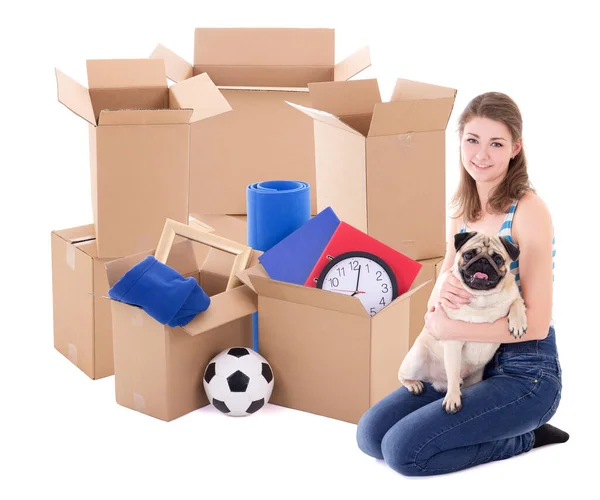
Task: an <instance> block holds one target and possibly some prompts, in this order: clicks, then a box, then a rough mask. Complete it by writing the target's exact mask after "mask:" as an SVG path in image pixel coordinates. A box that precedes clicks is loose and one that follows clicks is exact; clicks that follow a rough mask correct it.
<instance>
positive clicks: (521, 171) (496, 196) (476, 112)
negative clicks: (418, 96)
mask: <svg viewBox="0 0 600 500" xmlns="http://www.w3.org/2000/svg"><path fill="white" fill-rule="evenodd" d="M475 117H480V118H488V119H490V120H495V121H498V122H501V123H503V124H504V125H506V127H507V128H508V130H509V131H510V134H511V137H512V141H513V142H517V141H519V140H520V139H522V135H523V118H522V117H521V112H520V110H519V108H518V106H517V104H516V103H515V102H514V101H513V100H512V99H511V98H510V97H509V96H507V95H506V94H502V93H500V92H487V93H485V94H481V95H479V96H477V97H475V98H474V99H472V100H471V102H469V104H467V106H466V108H465V109H464V111H463V112H462V114H461V115H460V118H459V120H458V135H459V137H460V138H461V140H462V136H463V132H464V130H465V125H466V124H467V123H469V121H471V120H472V119H473V118H475ZM460 170H461V174H460V183H459V185H458V188H457V190H456V192H455V194H454V196H453V197H452V199H451V205H452V206H453V207H455V212H454V215H453V218H459V217H464V218H465V219H466V221H467V222H472V221H475V220H477V219H478V218H479V217H480V216H481V211H482V207H481V202H480V200H479V194H478V193H477V186H476V184H475V180H474V179H473V178H472V177H471V176H470V175H469V173H468V172H467V170H466V169H465V168H463V166H462V163H461V166H460ZM527 191H533V192H535V190H534V189H533V186H532V185H531V182H530V181H529V175H528V174H527V160H526V158H525V151H524V149H523V148H521V150H520V151H519V153H518V154H517V155H516V156H515V157H514V158H513V159H511V160H510V163H509V164H508V170H507V172H506V175H505V177H504V179H502V181H501V182H500V184H498V186H496V188H494V190H493V191H492V192H491V193H490V197H489V199H488V202H487V207H486V209H487V210H488V211H490V212H491V213H506V212H507V211H508V208H509V207H510V205H511V204H512V203H513V201H515V200H518V199H520V198H521V197H522V196H523V195H524V194H525V193H526V192H527Z"/></svg>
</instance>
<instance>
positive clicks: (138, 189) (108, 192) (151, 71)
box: [56, 59, 231, 258]
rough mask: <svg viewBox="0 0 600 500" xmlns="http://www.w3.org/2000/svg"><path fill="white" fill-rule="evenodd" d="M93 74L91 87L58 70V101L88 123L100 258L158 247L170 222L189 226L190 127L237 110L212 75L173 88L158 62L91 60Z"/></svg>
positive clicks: (89, 74)
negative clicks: (213, 81)
mask: <svg viewBox="0 0 600 500" xmlns="http://www.w3.org/2000/svg"><path fill="white" fill-rule="evenodd" d="M87 75H88V84H89V89H88V88H86V87H84V86H83V85H81V84H79V83H77V82H76V81H74V80H73V79H71V78H70V77H68V76H67V75H65V74H64V73H63V72H61V71H60V70H58V69H57V70H56V81H57V87H58V100H59V101H60V102H61V103H62V104H64V105H65V106H66V107H67V108H69V109H70V110H71V111H73V112H74V113H75V114H77V115H79V116H80V117H82V118H83V119H84V120H86V121H87V122H88V123H89V129H90V166H91V187H92V208H93V215H94V226H95V229H96V237H97V245H98V255H99V256H100V257H102V258H105V257H108V258H110V257H113V258H116V257H123V256H126V255H132V254H135V253H139V252H144V251H148V250H151V249H152V248H153V247H154V246H155V244H156V242H157V241H158V238H159V237H160V234H161V231H162V229H163V225H164V221H165V219H166V218H169V219H173V220H176V221H179V222H182V223H187V222H188V214H189V208H188V204H189V153H190V149H189V147H190V124H197V123H200V122H203V121H205V119H207V118H210V117H214V116H216V115H220V114H221V113H225V112H227V111H230V110H231V107H230V106H229V104H228V103H227V101H226V100H225V98H224V97H223V95H222V94H221V93H220V92H219V90H218V89H217V87H216V86H215V85H214V84H213V83H212V81H211V80H210V78H209V77H208V76H207V75H206V74H199V75H198V76H196V77H194V78H190V79H188V80H186V81H185V82H181V83H179V84H176V85H171V86H170V87H169V86H168V82H167V76H166V70H165V64H164V61H162V60H159V59H150V60H149V59H120V60H88V61H87ZM206 121H210V120H206ZM209 167H211V168H212V165H210V166H209Z"/></svg>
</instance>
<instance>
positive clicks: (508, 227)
mask: <svg viewBox="0 0 600 500" xmlns="http://www.w3.org/2000/svg"><path fill="white" fill-rule="evenodd" d="M518 202H519V200H515V201H514V202H513V204H512V205H511V206H510V208H509V209H508V212H507V213H506V217H504V222H503V223H502V226H500V231H498V236H504V237H505V238H506V239H507V240H508V241H510V242H511V243H513V244H515V245H516V243H515V241H514V240H513V238H512V223H513V218H514V216H515V211H516V209H517V203H518ZM466 230H467V226H466V224H465V223H464V221H463V224H462V227H461V228H460V232H461V233H464V232H465V231H466ZM555 255H556V248H555V238H554V236H552V282H554V256H555ZM510 271H511V273H513V274H514V275H515V281H516V282H517V286H518V287H519V292H521V293H523V292H522V290H521V276H520V274H519V259H517V260H515V261H514V262H511V264H510ZM550 325H551V326H554V318H552V320H551V321H550Z"/></svg>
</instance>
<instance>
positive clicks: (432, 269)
mask: <svg viewBox="0 0 600 500" xmlns="http://www.w3.org/2000/svg"><path fill="white" fill-rule="evenodd" d="M419 263H420V264H422V265H423V267H421V270H420V271H419V274H418V275H417V277H416V278H415V282H414V283H413V286H419V285H421V284H422V283H425V282H427V284H426V285H425V286H424V287H422V288H421V289H419V290H418V291H417V292H416V293H415V294H414V295H413V296H412V297H411V298H410V330H409V332H410V333H409V341H408V345H409V348H410V347H412V346H413V344H414V343H415V340H416V339H417V337H418V336H419V334H420V333H421V330H423V327H424V326H425V314H426V313H427V302H429V297H431V292H433V287H434V286H435V283H436V281H437V278H438V276H439V274H440V269H441V267H442V264H443V263H444V257H436V258H434V259H426V260H420V261H419Z"/></svg>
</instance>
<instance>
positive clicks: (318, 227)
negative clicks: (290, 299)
mask: <svg viewBox="0 0 600 500" xmlns="http://www.w3.org/2000/svg"><path fill="white" fill-rule="evenodd" d="M339 223H340V220H339V219H338V217H337V215H335V212H334V211H333V209H332V208H331V207H327V208H326V209H324V210H322V211H321V212H319V213H318V214H317V215H315V216H314V217H313V218H312V219H310V220H309V221H308V222H305V223H304V224H303V225H302V226H300V227H299V228H298V229H296V230H295V231H294V232H293V233H291V234H290V235H289V236H287V237H286V238H284V239H283V240H281V241H280V242H279V243H277V244H276V245H274V246H273V247H271V249H269V250H267V251H266V252H265V253H263V254H262V255H261V256H260V257H259V258H258V260H259V261H260V263H261V264H262V265H263V267H264V268H265V270H266V271H267V273H268V274H269V276H270V277H271V278H273V279H275V280H279V281H285V282H287V283H295V284H297V285H304V282H305V281H306V278H307V277H308V275H309V274H310V272H311V271H312V270H313V267H314V266H315V264H316V262H317V260H318V259H319V257H320V256H321V253H323V250H324V248H325V246H326V245H327V243H329V240H330V239H331V236H332V235H333V233H334V232H335V230H336V228H337V227H338V225H339Z"/></svg>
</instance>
